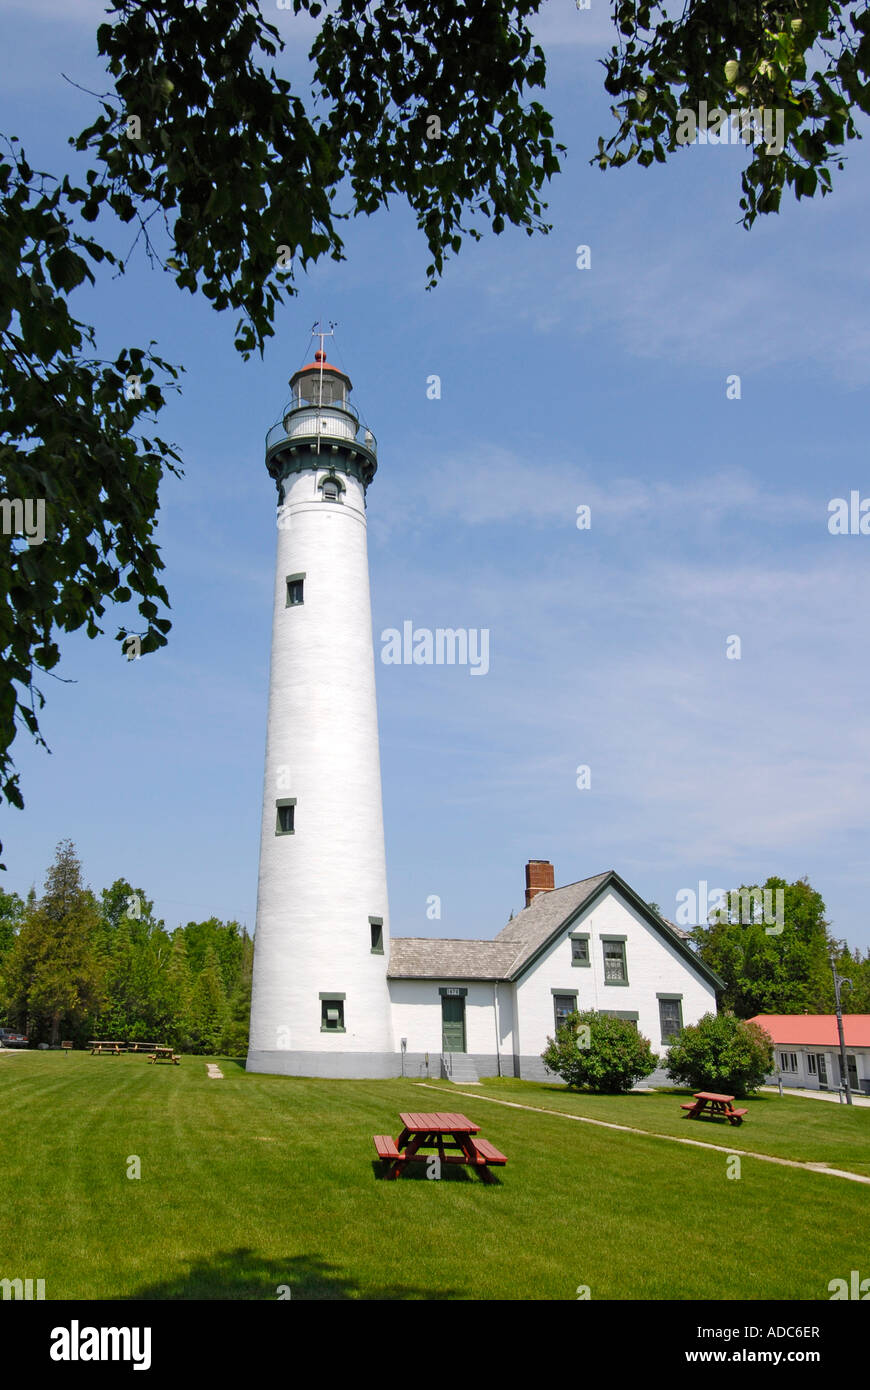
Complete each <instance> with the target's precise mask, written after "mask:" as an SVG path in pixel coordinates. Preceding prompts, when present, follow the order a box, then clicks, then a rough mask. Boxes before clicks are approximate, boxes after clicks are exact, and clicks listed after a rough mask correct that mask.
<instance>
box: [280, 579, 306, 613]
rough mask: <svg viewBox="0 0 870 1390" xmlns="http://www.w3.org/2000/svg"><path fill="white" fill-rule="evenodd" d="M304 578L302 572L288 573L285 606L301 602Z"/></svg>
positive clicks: (289, 606) (290, 606)
mask: <svg viewBox="0 0 870 1390" xmlns="http://www.w3.org/2000/svg"><path fill="white" fill-rule="evenodd" d="M304 579H305V575H304V574H288V576H287V603H286V605H285V606H286V607H287V608H295V607H296V605H297V604H300V603H302V584H303V581H304Z"/></svg>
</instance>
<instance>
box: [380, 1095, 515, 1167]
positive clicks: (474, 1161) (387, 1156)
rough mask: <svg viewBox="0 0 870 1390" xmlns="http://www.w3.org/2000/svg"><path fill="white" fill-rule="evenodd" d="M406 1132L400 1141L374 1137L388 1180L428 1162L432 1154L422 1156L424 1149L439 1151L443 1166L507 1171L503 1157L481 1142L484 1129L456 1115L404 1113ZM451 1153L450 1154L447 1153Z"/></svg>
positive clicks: (505, 1160) (383, 1136) (449, 1113)
mask: <svg viewBox="0 0 870 1390" xmlns="http://www.w3.org/2000/svg"><path fill="white" fill-rule="evenodd" d="M399 1119H400V1120H401V1121H402V1132H401V1134H400V1135H399V1137H398V1139H393V1138H392V1137H391V1136H390V1135H389V1134H376V1135H375V1136H374V1143H375V1149H376V1150H377V1154H378V1158H382V1159H383V1160H384V1161H385V1162H386V1163H388V1164H389V1165H390V1166H389V1169H388V1172H387V1177H388V1178H397V1177H398V1176H399V1173H400V1172H401V1171H402V1168H403V1166H404V1165H405V1164H406V1163H413V1162H418V1163H420V1162H424V1163H425V1162H426V1161H427V1160H428V1159H430V1158H431V1157H433V1155H432V1154H426V1153H421V1152H420V1150H421V1149H433V1148H434V1149H436V1150H437V1154H438V1158H439V1159H440V1161H441V1162H442V1163H469V1164H471V1166H472V1167H474V1168H478V1169H480V1170H482V1171H485V1170H486V1169H487V1168H488V1167H489V1165H490V1164H493V1165H497V1166H499V1167H503V1166H504V1164H506V1163H507V1159H506V1158H505V1156H504V1154H503V1153H499V1151H498V1149H497V1148H496V1147H495V1145H494V1144H490V1142H489V1140H487V1139H479V1138H477V1137H476V1136H477V1135H478V1134H479V1133H480V1125H476V1124H475V1123H474V1122H473V1120H469V1119H468V1117H467V1116H466V1115H456V1114H454V1113H453V1112H452V1111H447V1112H442V1111H438V1112H436V1113H435V1114H419V1113H418V1112H416V1111H412V1112H408V1113H402V1114H400V1116H399ZM448 1149H449V1150H451V1152H449V1153H447V1152H445V1150H448Z"/></svg>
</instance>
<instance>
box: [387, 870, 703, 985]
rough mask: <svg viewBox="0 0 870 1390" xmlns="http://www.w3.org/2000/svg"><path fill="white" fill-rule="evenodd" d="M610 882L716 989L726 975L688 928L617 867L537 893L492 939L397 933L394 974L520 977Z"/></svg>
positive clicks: (401, 976) (409, 976) (392, 949)
mask: <svg viewBox="0 0 870 1390" xmlns="http://www.w3.org/2000/svg"><path fill="white" fill-rule="evenodd" d="M610 888H615V889H616V890H617V891H618V892H619V893H620V894H621V895H622V896H623V897H624V898H626V899H627V901H628V902H629V903H630V905H631V906H632V907H633V908H634V909H635V911H637V912H639V913H640V915H641V916H642V917H643V918H644V919H645V921H646V922H647V923H648V924H649V925H650V926H651V927H652V928H653V929H654V930H655V931H657V932H658V933H659V935H660V936H661V937H663V938H664V940H665V941H667V942H668V943H669V945H671V946H673V947H674V948H675V950H676V951H677V953H678V954H679V955H680V956H682V957H683V959H684V960H685V961H686V962H687V963H688V964H689V965H691V966H692V967H693V969H695V970H696V971H697V972H698V973H699V974H700V975H703V976H704V977H705V978H706V979H707V980H708V981H709V982H710V983H711V984H712V985H713V986H714V988H716V989H724V987H725V985H724V981H722V980H721V979H720V978H719V976H718V975H716V974H715V973H714V971H712V970H711V969H710V967H709V966H708V965H705V964H704V962H703V961H702V960H700V959H699V957H698V956H696V955H695V953H694V952H693V951H692V950H690V948H689V946H688V945H687V944H686V938H687V936H688V933H686V932H682V931H681V930H680V929H679V928H678V927H675V926H673V925H672V924H671V923H669V922H666V921H665V919H664V918H662V917H660V916H659V915H658V913H656V912H653V911H652V909H651V908H649V907H648V906H647V904H646V903H645V902H644V901H643V899H642V898H641V897H639V896H638V894H637V893H635V891H634V889H633V888H630V887H629V885H628V884H627V883H626V882H625V880H624V879H622V878H620V876H619V874H617V873H616V872H615V871H614V870H613V869H608V870H607V872H606V873H603V874H594V875H593V877H592V878H583V879H580V880H579V881H578V882H577V883H569V884H567V885H566V886H565V887H564V888H551V889H549V890H547V891H544V892H542V893H537V894H536V895H535V897H534V898H533V899H532V901H531V903H530V904H529V906H528V907H526V908H524V909H523V911H522V912H520V913H519V914H518V915H517V916H516V917H514V918H513V919H512V920H511V921H510V922H508V924H507V926H506V927H504V928H503V929H502V930H501V931H500V932H499V934H498V936H497V937H496V938H495V940H494V941H467V940H455V939H454V940H452V941H451V940H442V939H439V938H434V937H401V936H394V937H393V938H392V941H391V945H390V965H389V969H388V971H387V975H388V977H389V978H390V979H416V980H422V979H432V978H438V979H454V980H518V979H519V978H520V976H521V975H523V974H524V973H525V971H526V970H528V969H529V968H530V966H531V965H533V964H534V962H535V961H536V960H537V959H538V957H539V956H541V955H543V953H544V952H545V951H546V950H547V949H548V948H549V946H550V945H551V944H552V943H553V941H554V940H555V939H556V938H557V937H558V936H560V935H561V933H562V932H563V931H565V929H566V928H567V927H568V926H569V925H570V924H571V922H572V921H573V920H574V919H575V918H577V917H579V916H580V914H581V913H582V912H583V910H584V909H585V908H587V907H588V906H590V905H591V904H592V903H593V902H595V901H596V900H597V899H598V898H600V897H601V896H603V894H604V893H606V892H607V891H608V889H610Z"/></svg>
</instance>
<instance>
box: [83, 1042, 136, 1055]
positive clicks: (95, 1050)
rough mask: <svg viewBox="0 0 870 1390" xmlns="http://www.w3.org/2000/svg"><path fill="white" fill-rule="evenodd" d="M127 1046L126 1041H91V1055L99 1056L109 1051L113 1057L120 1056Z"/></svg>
mask: <svg viewBox="0 0 870 1390" xmlns="http://www.w3.org/2000/svg"><path fill="white" fill-rule="evenodd" d="M126 1046H127V1044H126V1043H124V1042H90V1043H88V1047H89V1048H90V1049H91V1056H92V1057H94V1056H99V1055H100V1054H101V1053H103V1052H108V1053H110V1054H111V1056H113V1057H120V1055H121V1053H122V1052H123V1051H124V1049H125V1047H126Z"/></svg>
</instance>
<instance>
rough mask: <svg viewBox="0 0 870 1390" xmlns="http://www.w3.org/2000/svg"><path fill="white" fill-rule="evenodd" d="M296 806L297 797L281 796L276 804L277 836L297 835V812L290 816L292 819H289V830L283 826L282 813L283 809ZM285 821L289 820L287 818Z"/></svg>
mask: <svg viewBox="0 0 870 1390" xmlns="http://www.w3.org/2000/svg"><path fill="white" fill-rule="evenodd" d="M295 805H296V797H295V796H279V798H278V800H277V801H276V802H275V834H276V835H295V834H296V812H295V810H294V811H292V812H291V814H290V817H289V820H290V826H289V828H285V827H284V826H282V825H281V811H282V809H283V808H284V807H287V806H293V807H295ZM284 819H285V821H286V820H287V819H288V818H287V817H286V816H285V817H284Z"/></svg>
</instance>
